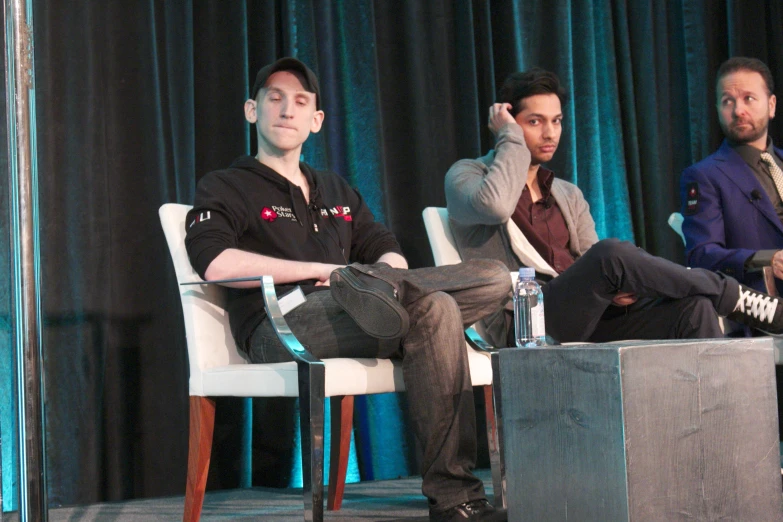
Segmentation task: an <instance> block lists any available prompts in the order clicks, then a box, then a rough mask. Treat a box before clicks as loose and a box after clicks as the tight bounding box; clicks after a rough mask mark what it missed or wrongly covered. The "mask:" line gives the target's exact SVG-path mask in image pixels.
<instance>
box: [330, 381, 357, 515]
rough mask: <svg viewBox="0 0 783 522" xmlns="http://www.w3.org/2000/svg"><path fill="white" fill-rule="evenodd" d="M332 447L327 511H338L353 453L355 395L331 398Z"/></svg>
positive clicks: (341, 502)
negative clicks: (349, 461)
mask: <svg viewBox="0 0 783 522" xmlns="http://www.w3.org/2000/svg"><path fill="white" fill-rule="evenodd" d="M331 408H332V445H331V453H330V464H329V492H328V494H327V500H326V509H328V510H329V511H337V510H339V509H340V506H342V504H343V493H344V492H345V475H346V473H347V471H348V455H349V453H350V452H351V431H352V429H353V395H343V396H340V397H332V398H331Z"/></svg>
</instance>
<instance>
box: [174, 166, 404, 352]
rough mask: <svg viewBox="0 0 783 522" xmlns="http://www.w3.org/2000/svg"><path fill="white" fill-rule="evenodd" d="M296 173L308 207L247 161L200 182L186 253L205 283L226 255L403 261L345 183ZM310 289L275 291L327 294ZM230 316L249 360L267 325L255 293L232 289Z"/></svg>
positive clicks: (279, 179) (287, 185)
mask: <svg viewBox="0 0 783 522" xmlns="http://www.w3.org/2000/svg"><path fill="white" fill-rule="evenodd" d="M299 166H300V168H301V169H302V172H303V173H304V175H305V177H306V178H307V182H308V184H309V186H310V203H309V204H308V203H307V202H306V201H305V199H304V194H302V191H301V189H300V188H299V187H297V186H296V185H294V184H292V183H291V182H289V181H288V180H287V179H286V178H284V177H283V176H281V175H280V174H278V173H277V172H275V171H274V170H272V169H271V168H269V167H267V166H266V165H263V164H261V163H260V162H259V161H258V160H256V159H255V158H254V157H252V156H242V157H240V158H237V159H236V160H235V161H234V163H233V164H232V165H231V167H229V168H228V169H225V170H217V171H214V172H210V173H209V174H207V175H206V176H204V177H203V178H202V179H201V180H200V181H199V183H198V186H197V187H196V199H195V203H194V206H193V209H192V210H191V211H190V212H189V213H188V217H187V221H186V223H185V227H186V228H187V237H186V238H185V246H186V248H187V251H188V256H189V258H190V263H191V264H192V265H193V267H194V268H195V270H196V272H198V274H199V275H200V276H201V277H202V278H203V277H204V273H205V272H206V270H207V267H209V265H210V263H212V261H213V260H214V259H215V258H216V257H217V256H218V255H219V254H220V253H221V252H223V250H225V249H227V248H236V249H239V250H245V251H248V252H255V253H258V254H263V255H266V256H270V257H276V258H279V259H289V260H292V261H311V262H318V263H333V264H340V265H344V264H347V263H353V262H359V263H374V262H375V261H377V260H378V258H379V257H380V256H382V255H383V254H385V253H387V252H396V253H398V254H400V255H402V251H401V250H400V245H399V244H398V243H397V240H396V239H395V238H394V235H393V234H392V233H391V232H390V231H389V230H388V229H387V228H386V227H385V226H383V225H382V224H380V223H377V222H376V221H375V219H374V217H373V215H372V213H371V212H370V209H369V208H367V205H366V204H365V203H364V200H363V199H362V197H361V195H360V194H359V192H357V191H356V190H355V189H353V188H351V187H350V186H349V185H348V183H347V182H346V181H345V180H344V179H343V178H341V177H340V176H338V175H337V174H335V173H333V172H326V171H320V170H316V169H313V168H312V167H310V166H309V165H307V164H305V163H300V165H299ZM248 275H259V276H260V275H262V274H248ZM315 283H316V281H314V280H308V281H300V282H298V283H292V284H286V285H277V292H278V295H281V294H282V293H284V292H286V291H288V290H290V289H291V288H293V287H294V286H296V284H299V285H301V286H302V290H304V292H305V294H308V293H311V292H313V291H315V290H320V289H324V290H325V289H327V288H326V287H316V286H315ZM228 314H229V320H230V323H231V332H232V333H233V335H234V339H235V340H236V343H237V346H238V347H239V349H240V350H242V351H245V352H246V351H247V342H248V340H249V339H250V336H251V335H252V333H253V331H254V330H255V328H256V327H257V326H258V325H259V324H260V323H261V321H263V319H264V317H265V312H264V300H263V297H262V295H261V291H260V289H245V290H237V289H229V296H228Z"/></svg>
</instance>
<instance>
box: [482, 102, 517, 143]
mask: <svg viewBox="0 0 783 522" xmlns="http://www.w3.org/2000/svg"><path fill="white" fill-rule="evenodd" d="M510 110H511V104H510V103H495V104H493V105H492V106H491V107H490V108H489V123H488V124H487V127H489V130H490V132H492V134H493V135H494V136H497V135H498V132H499V131H500V129H501V128H502V127H503V126H504V125H506V124H508V123H516V121H515V120H514V117H513V116H511V113H510V112H509V111H510Z"/></svg>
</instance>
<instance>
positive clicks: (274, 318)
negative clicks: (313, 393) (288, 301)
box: [261, 276, 320, 363]
mask: <svg viewBox="0 0 783 522" xmlns="http://www.w3.org/2000/svg"><path fill="white" fill-rule="evenodd" d="M261 291H262V293H263V294H264V308H265V309H266V316H267V318H268V319H269V321H271V323H272V328H274V330H275V333H276V334H277V338H278V339H280V343H281V344H282V345H283V346H284V347H285V349H286V350H288V353H290V354H291V356H292V357H293V358H294V360H295V361H299V362H305V363H313V362H320V360H319V359H318V358H317V357H315V356H314V355H313V354H311V353H310V352H309V351H307V348H305V347H304V346H303V345H302V343H300V342H299V339H297V338H296V336H295V335H294V333H293V332H292V331H291V328H290V327H289V326H288V323H287V322H286V320H285V317H283V311H282V310H280V303H278V302H277V292H276V291H275V282H274V280H273V279H272V276H262V277H261Z"/></svg>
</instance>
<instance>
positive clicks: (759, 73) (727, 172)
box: [680, 57, 783, 293]
mask: <svg viewBox="0 0 783 522" xmlns="http://www.w3.org/2000/svg"><path fill="white" fill-rule="evenodd" d="M773 90H774V81H773V79H772V74H771V73H770V70H769V68H768V67H767V66H766V65H765V64H764V63H763V62H761V61H760V60H757V59H755V58H743V57H735V58H731V59H729V60H727V61H726V62H724V63H723V64H722V65H721V67H720V69H718V75H717V80H716V95H717V109H718V119H719V121H720V126H721V129H723V133H724V135H725V136H726V139H725V140H724V141H723V144H722V145H721V146H720V148H719V149H718V150H717V152H715V153H714V154H712V155H710V156H708V157H707V158H705V159H704V160H702V161H700V162H699V163H696V164H695V165H692V166H690V167H688V168H687V169H686V170H685V171H684V172H683V174H682V178H681V183H680V188H681V195H682V213H683V216H684V218H685V219H684V222H683V226H682V231H683V234H684V235H685V240H686V256H687V263H688V265H689V266H692V267H700V268H707V269H710V270H716V271H721V272H723V273H725V274H727V275H730V276H732V277H734V278H736V279H738V280H739V281H740V282H742V283H744V284H746V285H748V286H751V287H753V288H756V289H757V290H763V289H764V281H763V276H762V272H761V269H762V267H764V266H770V265H771V266H772V268H773V273H774V275H775V281H776V283H777V286H778V291H779V292H780V293H783V281H781V279H783V159H781V158H783V150H781V149H779V148H776V147H774V145H773V143H772V138H771V137H770V136H769V134H768V129H769V120H771V119H772V118H774V117H775V106H776V99H775V95H774V94H773Z"/></svg>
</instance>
